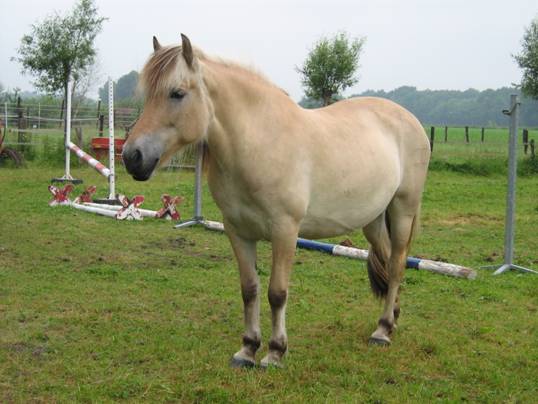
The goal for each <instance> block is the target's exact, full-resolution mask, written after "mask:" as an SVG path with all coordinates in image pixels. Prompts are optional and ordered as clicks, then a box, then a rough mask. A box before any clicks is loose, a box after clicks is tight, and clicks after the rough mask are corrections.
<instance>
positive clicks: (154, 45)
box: [153, 36, 161, 52]
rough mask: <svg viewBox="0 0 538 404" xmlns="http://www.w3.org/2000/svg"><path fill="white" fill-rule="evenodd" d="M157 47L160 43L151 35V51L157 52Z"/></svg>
mask: <svg viewBox="0 0 538 404" xmlns="http://www.w3.org/2000/svg"><path fill="white" fill-rule="evenodd" d="M159 49H161V44H160V43H159V40H158V39H157V37H155V36H154V37H153V51H154V52H157V51H158V50H159Z"/></svg>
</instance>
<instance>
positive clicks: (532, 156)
mask: <svg viewBox="0 0 538 404" xmlns="http://www.w3.org/2000/svg"><path fill="white" fill-rule="evenodd" d="M529 145H530V147H531V159H533V160H534V159H535V158H536V154H535V153H534V139H531V141H530V143H529Z"/></svg>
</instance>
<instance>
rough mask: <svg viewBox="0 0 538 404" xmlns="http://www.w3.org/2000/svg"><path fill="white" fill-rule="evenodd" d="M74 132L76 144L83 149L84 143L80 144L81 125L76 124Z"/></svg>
mask: <svg viewBox="0 0 538 404" xmlns="http://www.w3.org/2000/svg"><path fill="white" fill-rule="evenodd" d="M75 132H76V136H77V146H78V147H80V148H81V149H83V148H84V147H83V146H84V145H83V144H82V127H81V126H77V127H76V128H75Z"/></svg>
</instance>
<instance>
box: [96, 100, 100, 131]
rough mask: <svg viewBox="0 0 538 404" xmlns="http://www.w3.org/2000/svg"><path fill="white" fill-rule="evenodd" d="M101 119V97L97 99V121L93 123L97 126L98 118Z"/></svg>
mask: <svg viewBox="0 0 538 404" xmlns="http://www.w3.org/2000/svg"><path fill="white" fill-rule="evenodd" d="M100 119H101V98H99V99H98V100H97V122H96V123H95V125H96V126H97V127H99V120H100Z"/></svg>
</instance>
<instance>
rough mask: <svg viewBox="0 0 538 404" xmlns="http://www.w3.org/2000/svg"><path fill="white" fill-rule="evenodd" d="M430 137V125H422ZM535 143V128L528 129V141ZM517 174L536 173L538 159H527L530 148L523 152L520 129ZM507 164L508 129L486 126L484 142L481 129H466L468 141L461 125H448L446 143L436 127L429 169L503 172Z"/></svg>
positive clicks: (471, 173)
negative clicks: (425, 126)
mask: <svg viewBox="0 0 538 404" xmlns="http://www.w3.org/2000/svg"><path fill="white" fill-rule="evenodd" d="M425 130H426V133H427V134H428V136H430V128H429V127H427V128H425ZM530 139H535V142H536V143H538V130H535V129H533V130H529V141H530ZM517 140H518V146H517V156H518V160H519V170H518V173H519V175H521V176H529V175H535V174H538V160H536V159H535V160H531V159H530V148H529V149H528V150H527V153H528V154H527V155H525V154H524V150H523V144H522V137H521V131H520V133H519V135H518V138H517ZM507 167H508V129H506V128H487V129H486V130H485V135H484V142H482V141H481V129H480V128H469V143H466V141H465V129H464V128H448V137H447V142H445V132H444V127H436V128H435V141H434V149H433V153H432V161H431V163H430V170H432V171H452V172H457V173H462V174H470V175H480V176H489V175H495V174H502V175H506V173H507Z"/></svg>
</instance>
